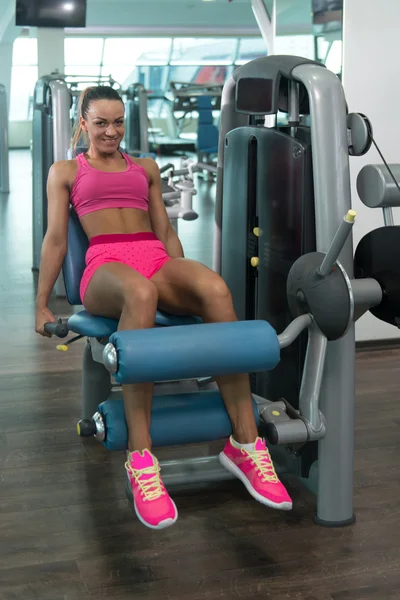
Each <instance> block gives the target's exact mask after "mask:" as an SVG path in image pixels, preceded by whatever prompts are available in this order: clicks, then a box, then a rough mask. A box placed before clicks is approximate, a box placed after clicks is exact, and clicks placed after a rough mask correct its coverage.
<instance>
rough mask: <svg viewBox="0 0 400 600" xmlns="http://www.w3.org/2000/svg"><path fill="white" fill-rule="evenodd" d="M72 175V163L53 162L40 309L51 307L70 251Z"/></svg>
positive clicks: (48, 183) (49, 185) (40, 290)
mask: <svg viewBox="0 0 400 600" xmlns="http://www.w3.org/2000/svg"><path fill="white" fill-rule="evenodd" d="M69 175H70V164H68V161H60V162H58V163H55V164H54V165H52V167H51V168H50V170H49V175H48V178H47V201H48V204H47V231H46V235H45V236H44V240H43V244H42V250H41V257H40V270H39V284H38V291H37V296H36V309H37V310H39V311H40V310H43V309H45V308H46V307H47V304H48V302H49V298H50V294H51V291H52V289H53V287H54V284H55V282H56V280H57V277H58V275H59V274H60V271H61V266H62V263H63V260H64V257H65V255H66V252H67V243H68V238H67V236H68V208H69Z"/></svg>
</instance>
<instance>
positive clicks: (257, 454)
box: [242, 448, 279, 483]
mask: <svg viewBox="0 0 400 600" xmlns="http://www.w3.org/2000/svg"><path fill="white" fill-rule="evenodd" d="M242 454H244V455H246V454H247V455H248V456H249V458H251V460H252V461H253V462H254V464H255V465H256V468H257V471H258V472H259V473H260V474H261V476H262V480H263V482H268V483H278V481H279V479H278V476H277V474H276V473H275V468H274V465H273V464H272V461H271V457H270V454H269V452H268V450H245V449H244V448H242Z"/></svg>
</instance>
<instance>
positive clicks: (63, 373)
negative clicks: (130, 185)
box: [0, 151, 400, 600]
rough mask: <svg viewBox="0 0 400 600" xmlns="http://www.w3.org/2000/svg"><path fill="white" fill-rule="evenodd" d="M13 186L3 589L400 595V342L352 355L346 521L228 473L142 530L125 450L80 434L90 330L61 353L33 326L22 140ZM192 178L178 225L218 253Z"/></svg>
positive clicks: (327, 599) (206, 256) (86, 596)
mask: <svg viewBox="0 0 400 600" xmlns="http://www.w3.org/2000/svg"><path fill="white" fill-rule="evenodd" d="M11 186H12V193H11V194H10V195H9V197H8V198H7V197H6V196H4V197H1V195H0V215H1V218H0V239H1V246H2V248H1V250H2V260H1V261H0V322H1V331H2V337H1V339H2V341H1V345H0V600H11V599H13V600H14V599H15V600H17V599H18V600H20V599H21V598H23V599H24V600H34V599H35V600H37V599H40V600H90V599H96V600H98V599H99V598H109V599H112V598H118V600H128V599H129V600H131V599H132V598H135V599H137V600H139V599H143V600H144V599H149V598H152V599H153V600H154V599H155V600H158V598H169V599H171V600H172V599H179V600H184V599H187V600H189V599H190V600H203V599H205V598H227V599H231V598H232V599H233V598H242V599H247V600H249V599H251V598H271V599H273V600H284V599H285V600H287V599H302V600H364V599H365V600H367V599H368V600H369V599H371V598H373V599H376V600H383V599H385V600H394V599H397V600H398V599H400V591H399V590H400V543H399V537H400V502H399V497H400V403H399V402H398V397H399V388H400V367H399V358H400V350H386V351H374V352H363V353H359V354H358V360H357V427H356V465H355V468H356V486H355V493H354V497H355V511H356V515H357V523H356V524H355V525H354V526H353V527H349V528H345V529H339V530H333V529H323V528H320V527H317V526H316V525H314V524H313V521H312V517H313V515H314V512H315V501H314V498H313V497H312V496H311V495H310V494H309V493H308V492H307V491H306V490H305V489H303V488H302V487H301V486H300V485H299V484H298V483H297V482H296V481H295V480H294V479H292V478H288V479H286V480H285V482H286V483H287V486H288V488H289V490H290V492H291V494H292V497H293V500H294V508H293V511H292V512H290V513H280V512H277V511H273V510H270V509H267V508H265V507H263V506H261V505H260V504H258V503H257V502H255V501H254V500H252V499H251V498H250V496H249V495H248V494H247V492H246V491H245V490H244V488H243V486H242V485H241V484H240V483H239V482H229V483H224V484H221V485H217V486H214V487H213V488H207V489H202V490H196V491H195V490H191V491H190V492H188V491H186V492H185V491H182V492H179V493H176V494H174V499H175V501H176V504H177V506H178V509H179V517H180V518H179V520H178V522H177V524H176V525H175V526H174V527H172V528H170V529H167V530H165V531H162V532H153V531H151V530H148V529H146V528H145V527H143V526H142V525H141V524H140V523H139V522H138V520H137V519H136V517H135V516H134V515H133V512H132V510H131V508H130V506H129V505H128V503H127V500H126V499H125V494H124V467H123V463H124V457H123V454H122V453H111V452H108V451H106V450H105V449H104V448H103V447H102V446H101V445H99V444H98V443H96V442H95V441H94V440H86V441H84V442H83V441H81V440H80V439H79V438H78V437H77V436H76V433H75V425H76V420H77V418H79V415H80V394H81V381H80V380H81V354H82V344H83V342H77V343H75V344H73V345H72V346H71V347H70V350H69V352H68V353H66V354H63V353H58V352H57V351H56V350H55V345H56V342H55V341H54V340H48V339H42V338H40V337H39V336H38V335H36V334H35V332H34V303H35V279H36V275H34V274H33V273H32V271H31V212H32V209H31V161H30V153H29V152H28V151H13V152H12V153H11ZM199 190H200V193H199V195H198V196H197V197H196V199H195V207H197V210H198V212H199V214H200V218H199V219H198V220H197V221H195V222H194V223H193V222H192V223H181V224H180V237H181V239H182V242H183V245H184V248H185V251H186V254H187V256H188V257H190V258H196V259H199V260H201V261H203V262H205V263H206V264H208V265H209V266H211V256H212V227H213V198H214V194H215V187H214V186H211V187H209V184H207V183H206V182H200V185H199ZM195 209H196V208H195ZM51 308H52V310H53V311H54V312H55V313H56V314H57V315H59V316H67V315H69V314H70V313H71V311H70V307H69V306H68V305H67V304H66V302H64V301H60V300H54V301H53V302H52V305H51ZM219 447H220V444H217V445H216V446H215V445H214V447H213V449H212V450H213V451H214V452H215V450H218V449H219ZM210 451H211V445H207V444H205V445H202V446H197V447H193V446H192V447H185V448H169V449H163V450H162V451H159V452H158V453H157V455H158V456H159V458H165V457H167V456H168V457H170V458H172V457H175V456H182V455H183V454H184V455H187V456H188V455H193V456H194V455H196V454H197V455H198V454H199V453H202V454H206V453H208V452H210Z"/></svg>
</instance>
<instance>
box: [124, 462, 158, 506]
mask: <svg viewBox="0 0 400 600" xmlns="http://www.w3.org/2000/svg"><path fill="white" fill-rule="evenodd" d="M125 468H126V470H127V471H129V473H130V474H131V475H132V476H133V477H134V478H135V481H136V483H137V484H138V486H139V487H140V490H141V492H142V493H143V496H144V500H157V498H160V496H162V495H163V494H164V489H163V486H162V483H161V479H160V474H159V473H160V467H159V466H158V465H154V466H152V467H147V468H146V469H134V468H133V467H132V466H131V465H130V464H129V463H128V462H126V463H125ZM142 475H151V476H152V477H148V478H146V479H142V477H141V476H142Z"/></svg>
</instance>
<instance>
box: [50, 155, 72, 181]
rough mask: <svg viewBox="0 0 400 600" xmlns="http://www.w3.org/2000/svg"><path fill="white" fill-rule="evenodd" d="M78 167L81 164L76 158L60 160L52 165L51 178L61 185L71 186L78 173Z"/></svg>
mask: <svg viewBox="0 0 400 600" xmlns="http://www.w3.org/2000/svg"><path fill="white" fill-rule="evenodd" d="M78 167H79V164H78V160H77V159H76V158H72V159H71V160H58V161H56V162H55V163H53V164H52V165H51V167H50V171H49V177H51V178H52V179H55V180H57V181H59V182H60V183H67V184H69V185H71V184H72V183H73V181H74V179H75V176H76V174H77V172H78Z"/></svg>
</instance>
